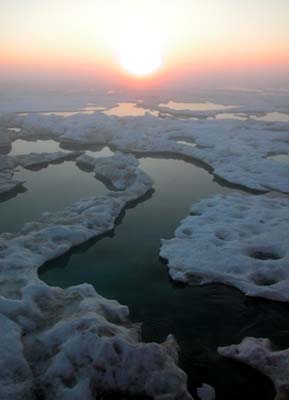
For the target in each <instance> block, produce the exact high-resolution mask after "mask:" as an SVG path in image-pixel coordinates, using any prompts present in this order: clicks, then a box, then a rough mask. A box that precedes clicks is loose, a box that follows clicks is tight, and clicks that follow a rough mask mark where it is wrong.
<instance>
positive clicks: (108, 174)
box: [76, 152, 142, 190]
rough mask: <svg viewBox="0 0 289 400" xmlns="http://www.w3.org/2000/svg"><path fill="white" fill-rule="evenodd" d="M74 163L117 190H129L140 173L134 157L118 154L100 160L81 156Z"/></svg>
mask: <svg viewBox="0 0 289 400" xmlns="http://www.w3.org/2000/svg"><path fill="white" fill-rule="evenodd" d="M76 163H77V164H78V165H79V166H80V167H84V168H87V169H92V170H94V172H95V176H96V177H97V178H98V179H100V180H103V181H104V182H108V183H109V184H110V186H112V188H114V189H117V190H126V189H127V188H129V186H131V185H132V184H133V183H134V182H135V181H136V180H137V179H138V175H139V173H142V172H141V171H140V169H139V168H138V161H137V159H136V158H135V157H134V156H132V155H127V154H122V153H119V152H117V153H115V154H114V155H113V156H111V157H101V158H94V157H91V156H88V155H86V154H83V155H82V156H80V157H78V158H77V160H76Z"/></svg>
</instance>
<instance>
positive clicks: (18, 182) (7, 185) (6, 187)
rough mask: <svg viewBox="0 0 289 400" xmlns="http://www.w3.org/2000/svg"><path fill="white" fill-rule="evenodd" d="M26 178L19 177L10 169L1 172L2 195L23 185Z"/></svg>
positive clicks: (0, 190) (0, 186)
mask: <svg viewBox="0 0 289 400" xmlns="http://www.w3.org/2000/svg"><path fill="white" fill-rule="evenodd" d="M24 183H25V180H22V179H17V178H15V177H14V176H13V173H12V172H10V171H2V172H0V195H1V194H4V193H8V192H11V191H12V190H14V189H17V188H18V187H20V186H22V185H23V184H24Z"/></svg>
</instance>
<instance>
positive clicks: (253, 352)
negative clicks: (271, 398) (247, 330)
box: [218, 337, 289, 400]
mask: <svg viewBox="0 0 289 400" xmlns="http://www.w3.org/2000/svg"><path fill="white" fill-rule="evenodd" d="M218 352H219V354H221V355H222V356H224V357H228V358H231V359H233V360H237V361H241V362H243V363H245V364H247V365H250V366H251V367H253V368H255V369H257V370H258V371H260V372H261V373H263V374H264V375H266V376H267V377H268V378H270V379H271V380H272V382H273V383H274V386H275V389H276V392H277V396H276V397H275V399H276V400H277V399H278V400H286V399H288V398H289V349H286V350H280V351H276V350H274V349H273V346H272V343H271V342H270V340H268V339H256V338H249V337H247V338H245V339H243V341H242V342H241V343H240V344H238V345H231V346H226V347H219V348H218Z"/></svg>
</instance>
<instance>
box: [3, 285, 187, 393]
mask: <svg viewBox="0 0 289 400" xmlns="http://www.w3.org/2000/svg"><path fill="white" fill-rule="evenodd" d="M0 309H1V312H2V314H0V321H1V328H0V329H1V332H2V330H3V329H4V332H5V334H3V335H1V345H0V349H1V362H0V363H1V365H3V368H1V372H0V385H1V399H3V400H16V399H19V400H20V399H26V398H27V399H28V398H34V396H35V398H37V397H39V396H41V398H44V399H47V400H52V399H53V400H56V399H59V400H60V399H67V400H70V399H75V400H78V399H79V400H82V399H87V400H90V399H91V400H93V399H95V398H98V396H101V395H103V394H105V393H110V392H117V393H124V394H126V393H128V394H133V395H148V396H151V397H152V398H154V399H168V400H170V399H171V400H173V399H181V400H189V399H191V397H190V395H189V394H188V392H187V390H186V375H185V374H184V373H183V372H182V371H181V370H180V369H179V368H178V367H177V366H176V361H177V350H178V348H177V345H176V342H175V340H174V338H173V337H171V336H170V337H168V339H167V340H166V341H165V342H164V343H163V344H156V343H141V342H140V341H139V340H140V336H139V327H138V325H135V324H132V323H131V322H130V321H129V318H128V317H129V314H128V309H127V307H126V306H121V305H120V304H119V303H117V302H116V301H114V300H107V299H104V298H103V297H101V296H100V295H98V294H97V293H96V292H95V290H94V289H93V287H92V286H90V285H87V284H84V285H80V286H77V287H72V288H68V289H66V290H63V289H60V288H52V287H48V286H46V285H45V284H43V283H42V284H41V283H37V284H30V285H27V286H25V287H23V288H22V291H21V297H20V298H19V299H14V300H11V299H6V298H1V299H0ZM2 322H3V325H2ZM32 371H33V377H32ZM32 393H33V395H34V396H32ZM21 396H22V397H21ZM29 396H31V397H29Z"/></svg>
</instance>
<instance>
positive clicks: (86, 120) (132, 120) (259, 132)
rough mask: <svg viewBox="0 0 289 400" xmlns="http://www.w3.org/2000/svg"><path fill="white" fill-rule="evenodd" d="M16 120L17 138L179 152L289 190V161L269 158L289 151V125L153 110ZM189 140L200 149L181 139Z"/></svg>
mask: <svg viewBox="0 0 289 400" xmlns="http://www.w3.org/2000/svg"><path fill="white" fill-rule="evenodd" d="M15 118H16V120H15V121H14V122H13V126H14V125H15V124H16V123H18V125H21V131H20V132H18V133H15V135H16V136H15V137H18V138H20V137H21V138H25V137H26V138H31V137H37V138H44V137H45V138H54V139H56V140H57V141H59V142H60V143H62V144H63V145H67V144H70V145H72V144H74V145H92V144H106V145H109V146H110V147H111V148H114V149H116V150H120V151H122V152H130V153H136V154H143V153H145V154H149V153H161V154H168V155H169V154H174V155H176V156H179V157H188V158H191V159H192V160H199V161H203V162H204V163H206V164H207V165H208V166H210V167H211V168H212V171H213V173H214V174H215V175H217V176H218V177H221V178H223V179H225V180H226V181H228V182H231V183H234V184H239V185H243V186H246V187H248V188H251V189H256V190H261V191H268V190H278V191H283V192H287V193H289V167H288V165H284V164H282V163H279V162H277V161H274V160H271V159H268V156H270V155H272V154H284V153H287V152H288V144H289V124H288V123H282V122H262V121H253V120H246V121H237V120H235V121H234V120H197V121H181V120H177V119H171V118H163V119H161V118H157V117H155V116H153V115H149V114H146V115H144V116H138V117H116V116H108V115H104V114H101V113H99V114H92V115H79V114H78V115H73V116H70V117H66V118H63V117H61V116H53V115H49V116H44V115H27V116H25V117H22V121H21V120H19V119H18V117H15ZM0 122H1V121H0ZM5 123H7V122H5ZM0 125H1V124H0ZM17 135H18V136H17ZM184 139H186V140H187V141H189V142H191V143H194V144H195V147H192V146H189V145H185V144H184V143H178V142H179V141H182V140H184Z"/></svg>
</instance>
